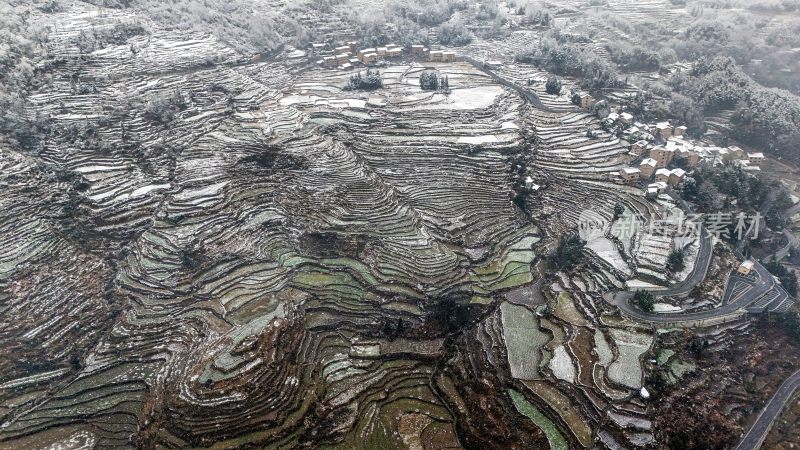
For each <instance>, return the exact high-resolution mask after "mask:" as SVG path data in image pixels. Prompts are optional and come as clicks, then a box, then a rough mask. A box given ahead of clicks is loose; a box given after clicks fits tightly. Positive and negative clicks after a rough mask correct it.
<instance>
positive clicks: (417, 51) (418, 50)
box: [411, 44, 425, 56]
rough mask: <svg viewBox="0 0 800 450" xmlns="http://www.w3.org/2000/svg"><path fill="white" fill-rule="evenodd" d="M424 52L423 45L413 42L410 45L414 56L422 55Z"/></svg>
mask: <svg viewBox="0 0 800 450" xmlns="http://www.w3.org/2000/svg"><path fill="white" fill-rule="evenodd" d="M423 53H425V46H424V45H420V44H414V45H412V46H411V54H412V55H414V56H418V55H422V54H423Z"/></svg>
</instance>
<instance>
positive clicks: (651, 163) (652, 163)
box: [639, 158, 658, 167]
mask: <svg viewBox="0 0 800 450" xmlns="http://www.w3.org/2000/svg"><path fill="white" fill-rule="evenodd" d="M657 164H658V162H657V161H656V160H655V159H653V158H645V159H644V160H642V163H641V164H639V166H640V167H641V166H653V167H655V166H656V165H657Z"/></svg>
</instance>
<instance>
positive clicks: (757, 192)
mask: <svg viewBox="0 0 800 450" xmlns="http://www.w3.org/2000/svg"><path fill="white" fill-rule="evenodd" d="M769 190H770V185H768V184H767V183H766V182H765V181H764V180H763V179H762V178H761V177H760V176H756V175H753V174H752V173H748V172H745V171H744V170H742V168H741V167H738V166H734V165H732V164H725V165H724V166H722V167H713V166H711V165H710V164H701V165H700V166H699V167H698V168H696V169H695V170H694V173H693V174H692V176H691V177H688V178H687V179H686V181H685V182H684V186H683V191H682V195H683V198H684V199H685V200H688V201H691V202H694V203H695V204H697V206H698V207H699V209H700V210H702V211H712V212H719V211H720V210H723V209H724V208H725V207H728V208H730V207H732V206H733V201H734V200H735V201H736V202H735V205H736V207H737V208H738V209H740V210H744V211H748V210H749V211H756V210H758V208H759V207H760V206H761V205H762V204H763V202H764V200H765V198H766V196H767V193H768V192H769Z"/></svg>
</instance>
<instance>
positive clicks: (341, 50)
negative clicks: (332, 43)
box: [333, 45, 350, 55]
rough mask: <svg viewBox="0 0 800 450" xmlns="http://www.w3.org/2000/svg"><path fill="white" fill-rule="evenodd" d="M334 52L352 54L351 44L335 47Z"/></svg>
mask: <svg viewBox="0 0 800 450" xmlns="http://www.w3.org/2000/svg"><path fill="white" fill-rule="evenodd" d="M333 52H334V53H336V54H337V55H339V54H342V53H343V54H345V55H349V54H350V46H349V45H344V46H342V47H336V48H335V49H333Z"/></svg>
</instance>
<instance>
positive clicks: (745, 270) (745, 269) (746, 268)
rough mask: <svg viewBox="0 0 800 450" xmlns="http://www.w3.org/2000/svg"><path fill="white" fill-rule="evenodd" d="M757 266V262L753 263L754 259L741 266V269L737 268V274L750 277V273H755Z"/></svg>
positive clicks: (744, 262)
mask: <svg viewBox="0 0 800 450" xmlns="http://www.w3.org/2000/svg"><path fill="white" fill-rule="evenodd" d="M755 265H756V263H755V261H753V260H752V259H748V260H746V261H743V262H742V263H741V264H739V267H737V268H736V272H738V273H739V274H741V275H750V272H752V271H753V268H754V267H755Z"/></svg>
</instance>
